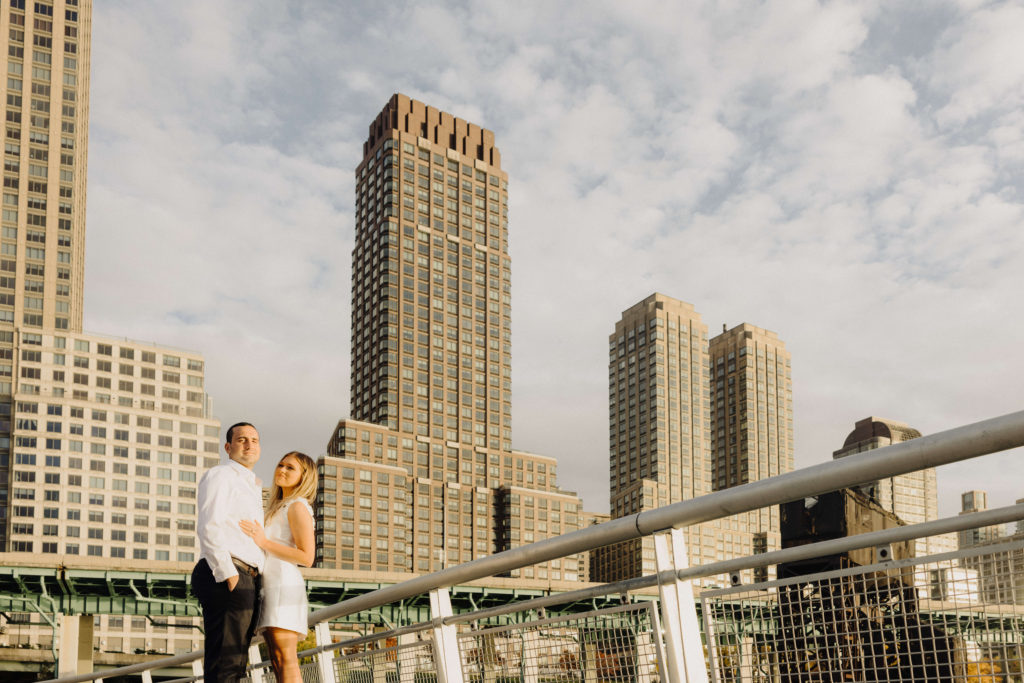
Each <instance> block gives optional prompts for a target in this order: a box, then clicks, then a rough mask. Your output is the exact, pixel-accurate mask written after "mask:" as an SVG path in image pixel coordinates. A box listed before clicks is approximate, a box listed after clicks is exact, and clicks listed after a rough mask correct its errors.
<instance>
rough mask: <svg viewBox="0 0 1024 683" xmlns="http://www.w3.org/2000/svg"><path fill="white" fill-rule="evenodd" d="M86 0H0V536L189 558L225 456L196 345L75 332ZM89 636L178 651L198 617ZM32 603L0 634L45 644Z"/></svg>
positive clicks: (59, 557) (9, 547)
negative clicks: (199, 512)
mask: <svg viewBox="0 0 1024 683" xmlns="http://www.w3.org/2000/svg"><path fill="white" fill-rule="evenodd" d="M91 25H92V1H91V0H32V1H27V0H11V2H9V3H5V4H4V7H3V9H2V10H0V34H2V40H3V45H4V49H3V51H2V56H0V63H2V67H3V70H4V72H5V73H6V78H5V79H4V80H3V81H2V82H0V83H2V86H0V87H3V98H2V99H3V103H4V104H3V106H4V122H5V123H4V173H3V206H2V217H0V218H2V220H0V551H9V552H13V551H17V552H25V553H33V556H34V557H37V558H43V559H46V560H52V561H54V562H69V563H75V564H79V563H86V564H90V565H95V566H97V567H98V568H107V569H116V568H123V567H125V566H126V565H128V564H130V563H132V562H143V561H145V562H150V563H151V562H154V561H156V562H167V563H168V566H171V563H181V564H180V565H178V566H179V567H180V566H189V565H191V564H192V563H194V562H195V560H196V556H197V554H198V545H197V541H196V537H195V521H196V510H195V497H196V489H197V487H198V480H199V478H200V477H201V476H202V473H203V472H204V471H205V470H206V469H207V468H209V467H211V466H212V465H214V464H216V463H217V462H218V461H219V453H220V435H219V431H220V424H219V422H218V421H217V420H216V419H214V418H213V417H212V414H211V404H210V399H209V397H208V396H207V394H206V388H205V362H204V360H203V357H202V356H201V355H199V354H197V353H194V352H190V351H182V350H178V349H172V348H167V347H162V346H158V345H155V344H152V343H144V342H136V341H130V340H126V339H122V338H118V337H108V336H103V335H97V334H91V333H84V332H83V331H82V317H83V311H82V302H83V298H84V290H83V286H84V275H85V271H84V269H85V207H86V170H87V158H88V127H89V125H88V124H89V71H90V62H89V55H90V40H91ZM96 619H97V627H96V631H95V638H96V642H95V646H96V647H97V648H98V649H101V650H104V651H112V652H134V651H135V650H142V651H146V650H151V651H157V652H185V651H189V650H191V649H194V648H195V647H197V644H198V643H199V642H200V641H201V638H200V637H198V632H197V631H196V630H195V626H196V623H195V622H194V621H193V620H191V619H177V620H173V621H174V622H175V623H172V624H170V625H167V624H165V623H152V622H149V621H148V620H147V619H145V618H144V617H132V616H130V615H115V616H97V617H96ZM38 622H39V616H38V615H29V614H18V613H10V614H5V615H2V617H0V626H3V627H4V628H3V629H2V631H3V632H2V633H0V645H5V644H14V645H21V644H31V645H35V646H43V647H46V646H48V645H49V642H50V639H51V630H50V629H49V628H48V627H45V626H39V625H38Z"/></svg>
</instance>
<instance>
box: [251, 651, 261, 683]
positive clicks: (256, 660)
mask: <svg viewBox="0 0 1024 683" xmlns="http://www.w3.org/2000/svg"><path fill="white" fill-rule="evenodd" d="M262 663H263V657H262V656H261V655H260V646H259V645H256V644H253V645H250V646H249V666H251V667H252V669H250V670H249V680H250V681H252V683H264V676H263V672H264V669H263V667H262V666H260V664H262Z"/></svg>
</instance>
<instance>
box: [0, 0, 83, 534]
mask: <svg viewBox="0 0 1024 683" xmlns="http://www.w3.org/2000/svg"><path fill="white" fill-rule="evenodd" d="M91 14H92V2H91V0H81V1H80V2H75V1H73V0H72V1H70V2H68V1H61V0H58V1H56V2H46V1H41V2H22V1H21V0H16V1H15V2H11V3H6V4H5V6H4V8H3V10H2V11H0V34H2V36H3V38H2V39H3V44H4V48H5V49H4V50H3V53H2V55H0V64H2V65H3V70H4V73H5V74H6V78H5V79H4V80H3V81H2V87H3V107H4V178H3V206H2V222H0V410H4V411H5V415H3V416H2V417H3V419H0V549H7V548H8V547H9V545H10V540H11V539H10V528H11V518H10V515H9V514H8V513H9V510H8V509H7V506H8V505H9V504H10V503H9V501H10V500H11V486H12V475H13V470H12V468H11V465H12V464H13V463H12V450H11V443H12V441H13V437H12V434H11V425H12V424H14V423H15V422H16V420H17V417H16V416H15V415H14V414H13V413H14V412H15V411H14V409H15V407H16V406H15V404H14V399H13V393H12V390H11V388H12V387H14V386H17V384H18V379H19V378H18V377H17V374H16V368H15V364H16V361H17V359H16V355H17V354H18V352H19V347H20V344H18V343H16V341H15V340H19V341H20V339H21V337H22V334H23V333H24V334H27V335H29V336H30V338H33V339H34V338H36V337H41V336H42V335H43V334H44V333H46V332H47V331H53V330H60V331H65V332H71V331H78V330H81V328H82V299H83V291H82V284H83V281H84V279H85V180H86V176H85V171H86V160H87V155H88V144H87V143H88V137H87V136H88V127H89V105H88V94H89V52H90V23H91ZM5 388H6V391H5Z"/></svg>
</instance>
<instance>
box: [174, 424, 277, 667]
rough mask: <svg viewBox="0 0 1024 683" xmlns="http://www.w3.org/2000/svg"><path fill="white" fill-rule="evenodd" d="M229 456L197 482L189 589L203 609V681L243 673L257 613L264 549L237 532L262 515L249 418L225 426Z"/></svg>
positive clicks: (255, 440) (255, 439)
mask: <svg viewBox="0 0 1024 683" xmlns="http://www.w3.org/2000/svg"><path fill="white" fill-rule="evenodd" d="M224 450H225V451H226V452H227V454H228V458H230V460H229V461H228V462H227V463H225V464H223V465H218V466H216V467H214V468H212V469H210V470H209V471H208V472H207V473H206V474H204V475H203V478H202V479H201V480H200V481H199V523H198V529H197V531H198V535H199V562H198V564H196V567H195V569H194V570H192V592H193V593H194V594H195V596H196V598H198V599H199V604H200V606H201V607H202V609H203V629H204V630H205V632H206V651H205V653H204V656H203V670H204V673H203V676H204V680H205V682H206V683H221V682H232V683H233V682H234V681H238V680H239V679H241V678H243V677H244V676H245V668H246V663H247V661H248V654H249V643H250V641H252V636H253V631H254V629H255V627H256V620H257V617H258V616H259V599H260V598H259V595H260V572H262V571H263V560H264V555H263V551H262V550H260V549H259V547H257V545H256V543H255V542H254V541H253V540H252V538H250V537H249V536H247V535H246V534H244V533H242V529H241V528H240V527H239V526H238V523H239V522H240V521H242V520H243V519H246V520H253V519H263V493H262V491H261V489H260V483H259V480H258V479H256V475H255V474H254V473H253V471H252V468H253V466H255V465H256V463H257V461H259V459H260V435H259V433H258V432H257V431H256V428H255V427H253V426H252V425H251V424H249V423H248V422H239V423H238V424H235V425H232V426H231V427H230V428H229V429H228V433H227V442H226V443H225V444H224Z"/></svg>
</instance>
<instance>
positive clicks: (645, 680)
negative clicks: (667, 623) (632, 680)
mask: <svg viewBox="0 0 1024 683" xmlns="http://www.w3.org/2000/svg"><path fill="white" fill-rule="evenodd" d="M659 637H660V636H659ZM657 665H658V659H657V656H656V655H655V648H654V642H653V640H652V638H651V633H650V632H649V631H639V632H638V633H637V634H636V683H654V680H655V679H654V677H653V676H652V675H651V674H652V673H654V672H655V671H656V667H657Z"/></svg>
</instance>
